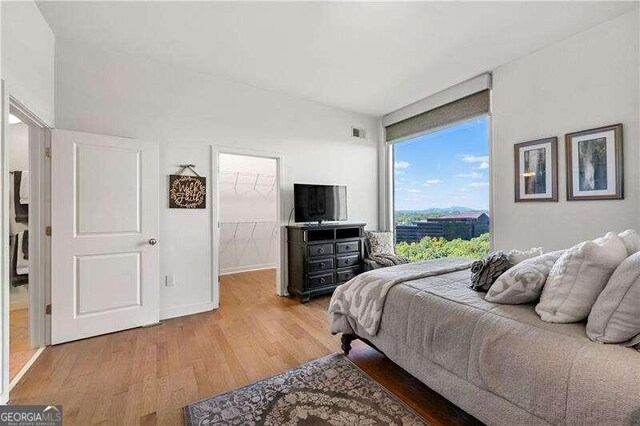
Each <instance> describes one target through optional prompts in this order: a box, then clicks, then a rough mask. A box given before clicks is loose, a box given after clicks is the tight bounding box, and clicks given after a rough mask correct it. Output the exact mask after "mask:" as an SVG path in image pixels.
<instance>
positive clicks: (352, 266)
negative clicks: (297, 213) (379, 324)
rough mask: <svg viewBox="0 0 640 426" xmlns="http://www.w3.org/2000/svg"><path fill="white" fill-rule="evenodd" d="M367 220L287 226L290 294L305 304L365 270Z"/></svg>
mask: <svg viewBox="0 0 640 426" xmlns="http://www.w3.org/2000/svg"><path fill="white" fill-rule="evenodd" d="M364 227H365V224H364V223H350V224H337V225H291V226H287V248H288V260H289V293H290V294H292V295H296V296H299V297H300V300H301V301H302V303H305V302H308V301H309V299H310V298H311V297H314V296H318V295H321V294H326V293H331V292H333V290H334V289H335V288H336V287H337V286H338V285H340V284H342V283H344V282H347V281H349V280H350V279H351V278H353V277H355V276H356V275H358V274H359V273H361V272H362V271H363V259H364Z"/></svg>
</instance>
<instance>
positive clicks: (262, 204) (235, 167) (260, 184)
mask: <svg viewBox="0 0 640 426" xmlns="http://www.w3.org/2000/svg"><path fill="white" fill-rule="evenodd" d="M218 166H219V172H220V173H219V182H220V183H219V185H220V221H221V225H220V273H221V274H229V273H235V272H242V271H252V270H256V269H266V268H275V266H276V251H277V250H278V249H279V244H278V243H279V240H278V239H277V234H276V233H275V232H274V231H275V226H276V224H277V211H278V205H277V203H278V197H277V187H276V186H275V184H276V182H277V176H276V175H277V164H276V160H275V159H273V158H261V157H250V156H245V155H232V154H220V158H219V160H218Z"/></svg>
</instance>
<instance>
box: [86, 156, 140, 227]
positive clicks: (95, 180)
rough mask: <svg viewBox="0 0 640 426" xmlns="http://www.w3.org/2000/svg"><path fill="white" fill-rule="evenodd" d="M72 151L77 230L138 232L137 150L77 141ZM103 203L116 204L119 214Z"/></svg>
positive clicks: (138, 165) (138, 184) (138, 173)
mask: <svg viewBox="0 0 640 426" xmlns="http://www.w3.org/2000/svg"><path fill="white" fill-rule="evenodd" d="M75 155H76V161H75V162H74V164H75V165H76V167H77V171H76V177H77V180H76V182H75V186H76V188H75V190H76V194H77V202H76V203H75V205H74V207H75V209H76V212H75V217H76V221H77V223H76V233H77V234H78V235H86V234H113V233H122V232H133V233H140V208H141V206H140V193H139V190H140V186H141V182H140V178H141V176H140V160H141V157H140V151H139V150H137V149H121V148H116V147H102V146H93V145H76V150H75ZM114 170H117V173H115V174H114V173H113V171H114ZM105 204H107V205H113V206H118V207H119V211H118V214H113V211H111V210H110V209H108V208H106V209H105V208H104V205H105Z"/></svg>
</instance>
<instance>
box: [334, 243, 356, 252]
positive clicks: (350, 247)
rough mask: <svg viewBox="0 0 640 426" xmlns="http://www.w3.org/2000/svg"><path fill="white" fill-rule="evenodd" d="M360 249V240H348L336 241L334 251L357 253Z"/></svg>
mask: <svg viewBox="0 0 640 426" xmlns="http://www.w3.org/2000/svg"><path fill="white" fill-rule="evenodd" d="M358 251H360V242H359V241H349V242H346V243H336V252H337V253H338V254H342V253H354V252H355V253H357V252H358Z"/></svg>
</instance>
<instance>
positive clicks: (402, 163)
mask: <svg viewBox="0 0 640 426" xmlns="http://www.w3.org/2000/svg"><path fill="white" fill-rule="evenodd" d="M410 165H411V163H410V162H408V161H395V162H394V163H393V168H394V169H395V170H402V169H406V168H407V167H409V166H410Z"/></svg>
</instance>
